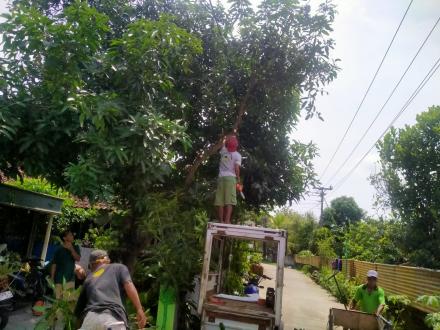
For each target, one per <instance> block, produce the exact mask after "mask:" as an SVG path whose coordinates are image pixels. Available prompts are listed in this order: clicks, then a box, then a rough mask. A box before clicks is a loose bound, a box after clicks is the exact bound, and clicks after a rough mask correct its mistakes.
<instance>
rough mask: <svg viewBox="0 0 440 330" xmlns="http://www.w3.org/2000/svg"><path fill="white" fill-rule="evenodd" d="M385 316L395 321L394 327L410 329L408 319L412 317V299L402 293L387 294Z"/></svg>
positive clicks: (397, 329)
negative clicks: (410, 307)
mask: <svg viewBox="0 0 440 330" xmlns="http://www.w3.org/2000/svg"><path fill="white" fill-rule="evenodd" d="M385 298H386V308H385V310H384V317H385V318H386V319H387V320H389V321H391V322H392V323H393V329H396V330H405V329H408V325H407V321H408V320H410V319H411V315H410V311H409V309H408V307H409V305H410V304H411V300H410V299H408V297H407V296H402V295H386V297H385Z"/></svg>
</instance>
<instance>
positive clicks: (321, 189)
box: [316, 186, 333, 226]
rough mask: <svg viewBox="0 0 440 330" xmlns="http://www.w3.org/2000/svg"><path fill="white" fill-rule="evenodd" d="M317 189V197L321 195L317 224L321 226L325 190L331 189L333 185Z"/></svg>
mask: <svg viewBox="0 0 440 330" xmlns="http://www.w3.org/2000/svg"><path fill="white" fill-rule="evenodd" d="M316 189H317V190H319V197H321V215H320V216H319V225H320V226H322V222H323V220H324V219H323V213H324V198H325V195H326V194H327V193H326V191H329V190H333V187H332V186H330V187H327V188H326V187H318V188H316Z"/></svg>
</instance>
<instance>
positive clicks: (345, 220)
mask: <svg viewBox="0 0 440 330" xmlns="http://www.w3.org/2000/svg"><path fill="white" fill-rule="evenodd" d="M363 216H364V211H363V210H362V209H361V208H360V207H359V206H358V205H357V203H356V201H355V200H354V198H353V197H347V196H341V197H338V198H335V199H334V200H332V201H331V202H330V207H327V208H326V209H324V213H323V224H324V225H325V226H328V227H346V226H348V225H349V224H352V223H355V222H357V221H360V220H361V219H362V217H363Z"/></svg>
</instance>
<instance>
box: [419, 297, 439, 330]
mask: <svg viewBox="0 0 440 330" xmlns="http://www.w3.org/2000/svg"><path fill="white" fill-rule="evenodd" d="M417 302H418V303H421V304H423V305H426V306H429V307H433V308H439V307H440V296H420V297H419V298H417ZM425 324H426V325H427V326H428V327H430V328H432V329H434V330H440V312H436V313H429V314H428V315H426V317H425Z"/></svg>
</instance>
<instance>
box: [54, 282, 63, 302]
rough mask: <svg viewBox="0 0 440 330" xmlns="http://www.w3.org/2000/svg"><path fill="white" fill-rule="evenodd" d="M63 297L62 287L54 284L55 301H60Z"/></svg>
mask: <svg viewBox="0 0 440 330" xmlns="http://www.w3.org/2000/svg"><path fill="white" fill-rule="evenodd" d="M62 296H63V285H62V284H55V299H61V297H62Z"/></svg>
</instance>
